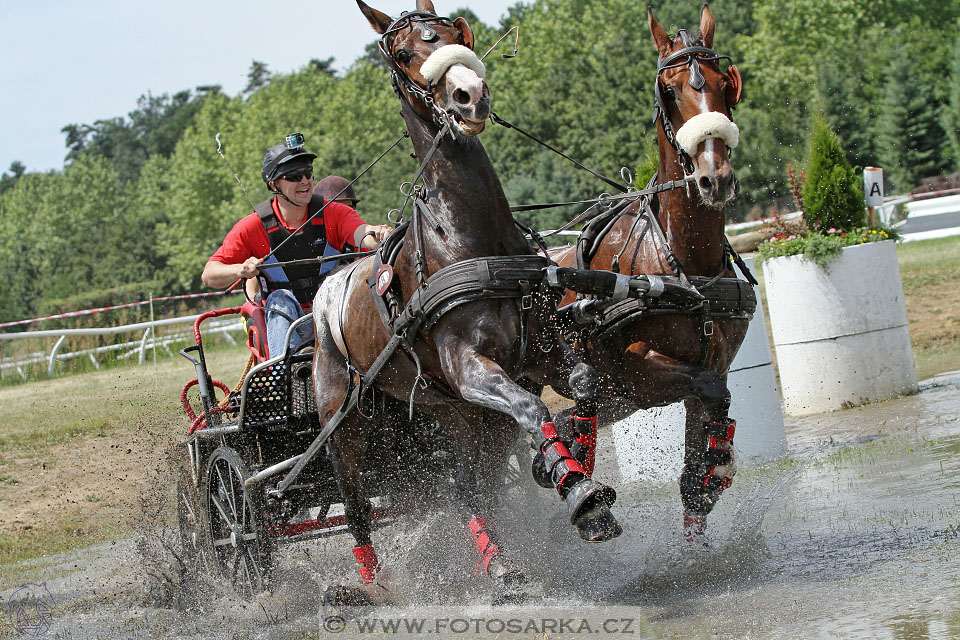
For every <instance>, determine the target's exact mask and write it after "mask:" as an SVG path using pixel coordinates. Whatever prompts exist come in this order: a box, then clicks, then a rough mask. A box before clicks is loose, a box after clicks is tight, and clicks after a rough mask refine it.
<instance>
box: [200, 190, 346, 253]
mask: <svg viewBox="0 0 960 640" xmlns="http://www.w3.org/2000/svg"><path fill="white" fill-rule="evenodd" d="M270 204H271V206H272V207H273V212H274V213H275V214H277V220H279V221H280V224H282V225H283V226H284V228H285V229H287V230H288V231H290V232H291V233H292V232H294V231H296V227H291V226H290V225H288V224H287V221H286V220H284V219H283V216H282V215H280V208H279V207H278V206H277V199H276V198H274V199H273V202H271V203H270ZM320 217H321V218H322V219H323V224H324V226H325V227H326V231H327V242H328V243H330V244H331V245H332V246H333V248H334V249H336V250H337V251H343V245H344V244H349V245H351V246H352V245H353V235H354V233H355V232H356V231H357V227H359V226H360V225H362V224H365V223H364V222H363V220H362V219H361V218H360V216H359V215H358V214H357V212H356V211H355V210H354V209H353V208H351V207H348V206H347V205H345V204H342V203H340V202H331V203H329V204H327V208H326V209H324V210H323V213H321V214H320ZM268 253H270V239H269V238H268V237H267V231H266V229H264V228H263V224H262V223H261V222H260V216H258V215H257V214H256V212H254V213H251V214H250V215H248V216H246V217H244V218H241V219H240V220H239V221H238V222H237V223H236V224H235V225H233V228H232V229H230V231H229V233H227V237H226V238H224V239H223V244H222V245H220V248H219V249H217V250H216V251H215V252H214V254H213V255H212V256H210V260H215V261H217V262H222V263H223V264H240V263H242V262H243V261H245V260H246V259H247V258H254V257H256V258H262V257H264V256H265V255H267V254H268ZM304 257H307V256H304Z"/></svg>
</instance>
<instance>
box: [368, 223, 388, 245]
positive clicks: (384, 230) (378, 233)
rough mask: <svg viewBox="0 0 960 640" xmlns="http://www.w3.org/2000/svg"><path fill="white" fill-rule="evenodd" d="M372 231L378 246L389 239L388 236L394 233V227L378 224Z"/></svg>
mask: <svg viewBox="0 0 960 640" xmlns="http://www.w3.org/2000/svg"><path fill="white" fill-rule="evenodd" d="M370 230H371V231H373V237H374V238H376V240H377V244H380V243H381V242H383V241H384V240H386V239H387V236H388V235H390V232H391V231H393V227H391V226H390V225H386V224H378V225H374V226H373V227H372V228H371V229H370Z"/></svg>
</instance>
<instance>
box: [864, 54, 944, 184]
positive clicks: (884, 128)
mask: <svg viewBox="0 0 960 640" xmlns="http://www.w3.org/2000/svg"><path fill="white" fill-rule="evenodd" d="M914 55H919V51H918V50H917V49H916V48H915V47H912V46H908V45H906V44H905V45H903V46H902V48H901V49H900V50H899V51H897V53H896V54H895V55H893V56H892V57H891V60H890V68H889V78H888V81H887V84H886V92H885V93H884V95H883V98H882V100H881V103H880V115H879V119H878V128H879V136H878V137H879V155H880V160H881V166H882V167H883V168H884V173H885V175H886V176H888V177H889V179H890V182H891V183H892V184H893V186H894V188H896V189H897V190H899V191H910V190H912V189H914V188H915V187H916V186H917V185H918V184H919V183H920V180H921V179H922V178H926V177H930V176H934V175H939V174H940V173H941V172H942V171H943V169H944V168H945V166H946V165H947V162H946V160H945V158H944V154H943V141H944V139H945V138H946V137H947V134H946V133H945V132H944V130H943V127H942V126H941V124H940V123H941V120H940V107H939V104H938V101H936V100H931V99H930V98H931V96H930V93H928V92H927V91H922V90H918V88H919V87H921V86H923V84H922V82H918V81H917V78H916V71H915V64H914V58H913V56H914Z"/></svg>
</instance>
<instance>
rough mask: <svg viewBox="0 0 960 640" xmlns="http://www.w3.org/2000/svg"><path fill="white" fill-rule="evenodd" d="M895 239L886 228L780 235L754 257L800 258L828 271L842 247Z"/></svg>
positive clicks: (891, 230) (761, 246)
mask: <svg viewBox="0 0 960 640" xmlns="http://www.w3.org/2000/svg"><path fill="white" fill-rule="evenodd" d="M898 237H899V236H898V234H897V232H896V231H894V230H893V229H888V228H886V227H877V228H874V229H871V228H868V227H859V228H856V229H851V230H849V231H840V230H838V229H833V228H831V229H827V230H825V231H823V232H813V233H805V234H781V235H778V236H774V237H773V238H770V239H768V240H766V241H764V242H762V243H761V244H760V246H759V247H757V255H758V256H759V258H760V260H761V261H762V260H766V259H768V258H779V257H782V256H798V255H802V256H803V257H804V258H806V259H807V260H812V261H813V262H815V263H817V265H818V266H819V267H820V268H821V269H823V270H824V271H829V270H830V264H831V263H832V262H833V261H834V260H836V259H837V258H839V257H840V254H841V252H842V251H843V248H844V247H852V246H856V245H860V244H869V243H871V242H883V241H884V240H896V239H897V238H898Z"/></svg>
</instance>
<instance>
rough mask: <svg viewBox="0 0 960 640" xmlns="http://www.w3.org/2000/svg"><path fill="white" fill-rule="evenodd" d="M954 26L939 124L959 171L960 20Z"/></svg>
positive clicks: (954, 164) (955, 167)
mask: <svg viewBox="0 0 960 640" xmlns="http://www.w3.org/2000/svg"><path fill="white" fill-rule="evenodd" d="M956 26H957V36H956V39H955V40H954V45H953V57H952V60H951V64H950V81H949V86H948V88H947V108H946V109H944V110H943V111H942V113H941V121H940V124H941V125H942V126H943V130H944V131H945V132H946V135H947V139H948V140H949V141H950V148H951V153H952V156H953V167H954V169H956V170H957V171H960V21H958V22H957V25H956Z"/></svg>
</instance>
